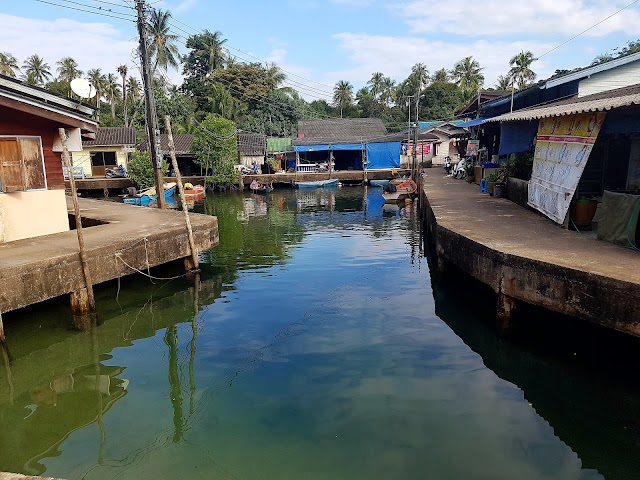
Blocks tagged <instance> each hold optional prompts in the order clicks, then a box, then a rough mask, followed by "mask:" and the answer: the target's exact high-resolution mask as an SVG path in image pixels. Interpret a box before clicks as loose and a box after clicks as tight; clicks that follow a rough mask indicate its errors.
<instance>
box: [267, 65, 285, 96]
mask: <svg viewBox="0 0 640 480" xmlns="http://www.w3.org/2000/svg"><path fill="white" fill-rule="evenodd" d="M265 71H266V74H267V85H268V86H269V90H271V91H272V92H273V91H275V90H276V89H277V88H278V87H279V86H280V85H282V83H284V81H285V80H286V79H287V75H286V74H285V73H284V72H283V71H282V69H281V68H280V67H279V66H278V65H276V64H275V63H274V62H267V63H266V64H265Z"/></svg>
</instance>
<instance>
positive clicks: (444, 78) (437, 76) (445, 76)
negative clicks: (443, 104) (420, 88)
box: [431, 68, 450, 83]
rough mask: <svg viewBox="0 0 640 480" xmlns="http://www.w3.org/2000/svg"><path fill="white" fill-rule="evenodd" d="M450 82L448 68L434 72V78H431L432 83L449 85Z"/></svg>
mask: <svg viewBox="0 0 640 480" xmlns="http://www.w3.org/2000/svg"><path fill="white" fill-rule="evenodd" d="M449 80H450V75H449V72H448V71H447V69H446V68H441V69H440V70H436V71H435V72H433V76H432V77H431V81H432V82H433V83H435V82H441V83H447V82H449Z"/></svg>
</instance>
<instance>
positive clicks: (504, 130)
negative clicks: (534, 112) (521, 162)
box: [498, 120, 539, 156]
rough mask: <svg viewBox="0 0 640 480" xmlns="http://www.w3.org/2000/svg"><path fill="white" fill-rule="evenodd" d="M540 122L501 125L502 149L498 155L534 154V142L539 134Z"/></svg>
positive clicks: (504, 123)
mask: <svg viewBox="0 0 640 480" xmlns="http://www.w3.org/2000/svg"><path fill="white" fill-rule="evenodd" d="M538 123H539V121H538V120H532V121H527V122H502V123H501V124H500V149H499V150H498V155H500V156H502V155H511V154H512V153H520V152H532V151H533V150H534V147H533V140H534V139H535V138H536V135H537V134H538Z"/></svg>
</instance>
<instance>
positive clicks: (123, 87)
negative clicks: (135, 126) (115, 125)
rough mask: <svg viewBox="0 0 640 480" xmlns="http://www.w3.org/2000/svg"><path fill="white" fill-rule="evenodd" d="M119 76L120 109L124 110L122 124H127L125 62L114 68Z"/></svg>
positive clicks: (126, 71) (126, 70)
mask: <svg viewBox="0 0 640 480" xmlns="http://www.w3.org/2000/svg"><path fill="white" fill-rule="evenodd" d="M116 70H117V71H118V73H119V74H120V76H121V77H122V110H123V112H124V126H125V127H126V126H127V123H128V121H127V120H128V119H127V73H129V68H128V67H127V64H126V63H123V64H122V65H119V66H118V68H117V69H116Z"/></svg>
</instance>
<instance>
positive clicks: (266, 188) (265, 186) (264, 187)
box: [249, 180, 273, 194]
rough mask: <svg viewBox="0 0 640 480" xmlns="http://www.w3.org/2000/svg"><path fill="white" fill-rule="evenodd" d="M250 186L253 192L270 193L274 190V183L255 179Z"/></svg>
mask: <svg viewBox="0 0 640 480" xmlns="http://www.w3.org/2000/svg"><path fill="white" fill-rule="evenodd" d="M249 188H250V189H251V191H252V192H253V193H262V194H265V193H269V192H271V191H273V184H271V183H263V182H259V181H257V180H254V181H253V182H251V185H249Z"/></svg>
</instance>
